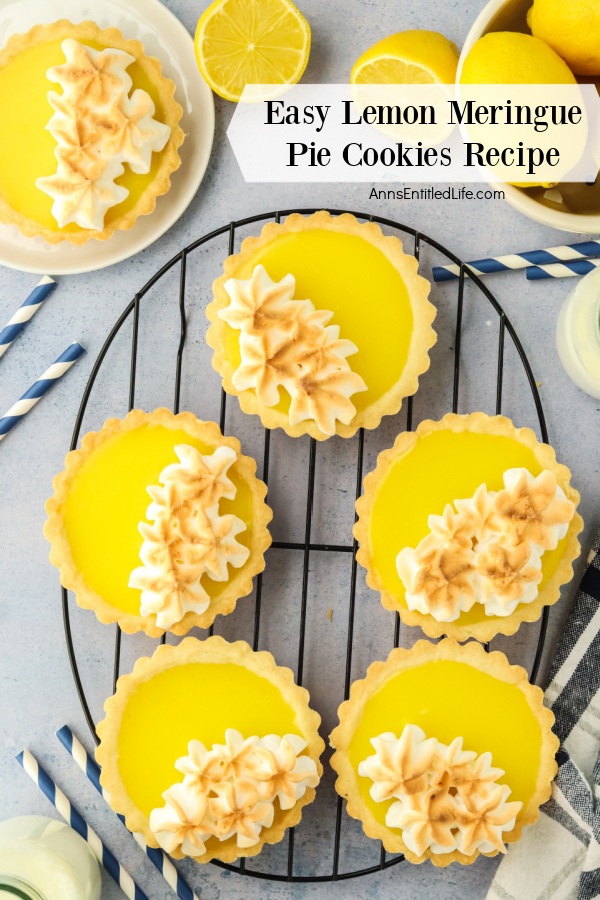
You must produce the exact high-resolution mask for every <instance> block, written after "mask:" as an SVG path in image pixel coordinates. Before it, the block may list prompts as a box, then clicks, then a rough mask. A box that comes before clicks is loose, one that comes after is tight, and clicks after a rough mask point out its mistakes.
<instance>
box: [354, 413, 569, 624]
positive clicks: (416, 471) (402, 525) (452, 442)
mask: <svg viewBox="0 0 600 900" xmlns="http://www.w3.org/2000/svg"><path fill="white" fill-rule="evenodd" d="M513 468H525V469H528V470H529V471H530V472H531V473H532V475H539V473H540V472H541V471H542V467H541V465H540V463H539V461H538V459H537V457H536V455H535V453H534V451H533V450H531V449H529V447H526V446H525V445H524V444H522V443H521V442H520V441H517V440H515V439H514V438H509V437H504V436H501V435H492V434H475V433H473V432H469V431H459V432H457V431H450V430H442V431H435V432H433V433H432V434H428V435H426V436H425V437H423V438H419V440H418V441H417V442H416V444H415V446H414V447H413V448H412V449H411V450H410V451H409V452H408V453H405V454H404V456H401V457H399V458H398V459H397V460H396V461H395V462H394V463H393V465H392V466H391V468H390V470H389V471H388V473H387V476H386V477H385V479H384V480H383V481H382V482H381V483H380V484H379V487H378V489H377V495H376V498H375V502H374V504H373V512H372V516H371V521H370V524H369V546H370V551H371V558H372V561H373V566H374V568H375V570H376V571H377V573H378V574H379V577H380V579H381V584H382V586H383V590H385V591H386V592H387V593H389V594H390V595H391V596H393V597H394V598H395V600H396V601H397V603H398V605H399V606H402V607H404V608H406V599H405V590H404V585H403V584H402V582H401V580H400V577H399V575H398V572H397V570H396V557H397V555H398V553H399V552H400V550H402V548H403V547H416V546H417V544H418V543H419V541H421V540H422V539H423V538H424V537H425V536H426V535H427V534H428V533H429V525H428V522H427V520H428V518H429V516H430V515H432V514H433V515H441V514H442V513H443V511H444V507H445V506H446V504H447V503H451V504H452V503H453V502H454V501H455V500H457V499H461V498H467V497H472V496H473V494H474V493H475V491H476V490H477V488H478V487H479V485H480V484H486V485H487V488H488V490H490V491H499V490H501V489H502V488H503V486H504V484H503V480H502V476H503V473H504V472H505V471H506V469H513ZM566 541H567V538H566V537H565V538H563V539H562V540H561V541H559V543H558V546H557V547H556V549H555V550H546V551H545V553H544V555H543V556H542V573H543V576H542V581H541V582H540V586H539V588H540V590H542V588H543V586H544V584H545V583H546V582H547V581H548V579H549V578H550V577H551V576H552V575H553V574H554V572H555V571H556V568H557V566H558V563H559V560H560V558H561V556H562V554H563V553H564V549H565V545H566ZM489 618H490V617H489V616H486V614H485V609H484V607H483V605H482V604H480V603H478V604H476V605H475V606H474V607H473V608H472V609H471V610H470V611H469V612H463V613H461V614H460V616H459V617H458V619H457V620H456V622H457V624H459V625H463V624H464V625H472V624H474V623H476V622H481V621H483V620H485V619H489Z"/></svg>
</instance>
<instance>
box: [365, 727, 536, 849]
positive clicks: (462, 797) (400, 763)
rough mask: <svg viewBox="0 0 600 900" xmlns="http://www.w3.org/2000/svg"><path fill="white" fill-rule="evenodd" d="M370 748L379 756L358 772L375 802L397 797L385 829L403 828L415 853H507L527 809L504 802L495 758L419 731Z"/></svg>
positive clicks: (383, 738) (382, 738)
mask: <svg viewBox="0 0 600 900" xmlns="http://www.w3.org/2000/svg"><path fill="white" fill-rule="evenodd" d="M371 744H372V745H373V747H374V748H375V755H374V756H369V757H368V758H367V759H365V760H363V762H361V763H360V764H359V767H358V774H359V775H362V776H364V777H366V778H370V779H371V780H372V781H373V785H372V787H371V790H370V794H371V796H372V797H373V799H374V800H376V801H378V802H384V801H389V800H391V799H394V801H395V802H394V803H392V804H391V806H390V807H389V809H388V811H387V814H386V820H385V821H386V825H387V826H388V827H389V828H399V829H401V830H402V840H403V841H404V843H405V844H406V846H407V847H408V849H409V850H410V851H412V852H413V853H415V854H417V855H418V856H422V855H423V853H425V851H426V850H428V849H429V850H431V852H432V853H440V854H441V853H452V851H454V850H459V851H460V852H461V853H465V854H466V855H467V856H472V855H473V854H474V853H477V852H482V853H490V852H492V851H494V850H498V851H500V852H501V853H505V852H506V848H505V846H504V840H503V833H504V832H505V831H512V829H513V828H514V825H515V819H516V816H517V814H518V812H519V810H520V809H521V807H522V803H520V802H511V803H508V802H507V798H508V796H509V795H510V792H511V791H510V788H509V787H508V786H507V785H499V784H497V780H498V779H499V778H501V777H502V776H503V775H504V772H503V771H502V769H495V768H492V765H491V763H492V755H491V753H482V754H481V755H480V756H477V754H476V753H474V752H473V751H471V750H463V746H462V745H463V739H462V738H461V737H457V738H455V739H454V740H453V741H452V743H451V744H450V745H446V744H442V743H441V742H440V741H437V740H436V739H435V738H427V737H426V735H425V732H424V731H423V730H422V729H421V728H419V727H418V726H416V725H406V726H405V727H404V730H403V732H402V734H401V735H400V737H399V738H397V737H396V735H395V734H392V733H389V732H388V733H386V734H381V735H379V736H378V737H375V738H372V739H371Z"/></svg>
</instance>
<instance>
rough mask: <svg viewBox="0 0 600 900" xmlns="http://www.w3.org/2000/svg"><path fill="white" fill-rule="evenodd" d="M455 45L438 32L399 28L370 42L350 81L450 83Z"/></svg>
mask: <svg viewBox="0 0 600 900" xmlns="http://www.w3.org/2000/svg"><path fill="white" fill-rule="evenodd" d="M457 66H458V50H457V49H456V45H455V44H453V43H452V41H449V40H448V38H446V37H444V35H443V34H440V33H439V32H437V31H400V32H398V34H391V35H390V36H389V37H386V38H384V39H383V40H382V41H378V42H377V43H376V44H373V46H372V47H369V49H368V50H367V51H366V52H365V53H363V55H362V56H360V57H359V58H358V59H357V60H356V62H355V63H354V65H353V66H352V72H351V73H350V83H351V84H452V83H453V82H454V79H455V77H456V68H457Z"/></svg>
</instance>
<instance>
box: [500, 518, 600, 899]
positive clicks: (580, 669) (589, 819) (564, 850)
mask: <svg viewBox="0 0 600 900" xmlns="http://www.w3.org/2000/svg"><path fill="white" fill-rule="evenodd" d="M546 704H547V705H548V706H550V707H551V708H552V711H553V712H554V715H555V716H556V723H555V725H554V731H555V732H556V734H557V735H558V737H559V739H560V743H561V746H560V750H559V753H558V757H557V759H558V765H559V769H558V775H557V776H556V781H555V783H554V786H553V790H552V797H551V798H550V800H549V801H548V803H546V804H544V806H543V807H542V809H541V814H540V818H539V819H538V821H537V822H536V823H535V824H534V825H532V826H531V827H530V828H526V829H525V831H524V833H523V837H522V838H521V840H520V841H519V842H518V843H516V844H514V845H512V846H510V847H509V849H508V853H507V855H506V857H505V858H504V860H503V861H502V863H501V864H500V866H499V868H498V871H497V873H496V877H495V879H494V881H493V883H492V886H491V888H490V891H489V893H488V900H591V898H593V897H600V534H599V535H598V537H597V538H596V542H595V544H594V547H593V549H592V551H591V553H590V559H589V566H588V568H587V570H586V572H585V575H584V576H583V579H582V581H581V584H580V586H579V591H578V592H577V596H576V598H575V603H574V605H573V610H572V612H571V615H570V617H569V621H568V623H567V626H566V628H565V631H564V634H563V636H562V639H561V642H560V645H559V647H558V652H557V654H556V659H555V661H554V666H553V669H552V673H551V675H550V685H549V687H548V689H547V691H546Z"/></svg>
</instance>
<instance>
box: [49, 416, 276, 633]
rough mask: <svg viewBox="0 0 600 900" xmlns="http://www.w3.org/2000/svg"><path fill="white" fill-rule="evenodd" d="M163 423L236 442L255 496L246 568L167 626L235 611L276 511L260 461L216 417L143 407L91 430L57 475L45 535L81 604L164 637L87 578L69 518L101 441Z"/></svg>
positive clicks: (180, 627)
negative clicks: (83, 472) (71, 497)
mask: <svg viewBox="0 0 600 900" xmlns="http://www.w3.org/2000/svg"><path fill="white" fill-rule="evenodd" d="M150 424H152V425H162V426H164V427H166V428H170V429H181V430H183V431H186V432H187V433H188V434H189V435H190V436H191V437H195V438H198V439H200V440H203V439H204V440H206V441H207V443H209V444H211V445H213V446H215V447H230V448H231V449H232V450H234V451H235V452H236V454H237V460H236V462H235V464H234V469H235V471H236V472H237V473H238V475H239V476H240V477H241V478H242V479H243V480H244V481H245V482H246V484H247V485H248V486H249V488H250V489H251V491H252V496H253V505H252V509H253V521H252V541H251V546H250V555H249V557H248V559H247V560H246V562H245V563H244V565H243V566H242V567H241V568H240V569H236V570H235V572H233V573H232V574H231V577H230V579H229V580H228V582H227V585H226V587H225V589H224V590H223V591H222V592H221V593H220V594H219V595H218V596H217V597H216V598H213V599H212V600H211V602H210V606H209V607H208V609H206V610H205V611H204V612H203V613H201V614H198V613H195V612H190V611H188V612H186V614H185V616H184V617H183V618H182V619H181V621H179V622H177V623H176V624H174V625H172V626H171V627H170V628H168V629H166V630H168V631H170V632H171V633H173V634H177V635H183V634H187V632H188V631H189V630H190V629H191V628H194V627H198V628H208V627H209V626H210V625H212V623H213V622H214V620H215V619H216V617H217V616H218V615H222V616H225V615H228V614H229V613H230V612H233V610H234V609H235V606H236V604H237V601H238V600H239V599H241V598H242V597H245V596H247V595H248V594H250V593H251V591H252V586H253V579H254V576H255V575H257V574H258V573H259V572H262V571H263V569H264V567H265V559H264V554H265V551H266V550H267V549H268V547H269V546H270V545H271V535H270V534H269V531H268V524H269V522H270V521H271V519H272V517H273V514H272V511H271V509H270V507H268V506H267V504H266V503H265V497H266V494H267V486H266V485H265V484H264V482H262V481H260V480H259V479H258V478H257V477H256V462H255V461H254V460H253V459H252V458H251V457H249V456H244V455H243V454H242V453H241V447H240V442H239V441H238V440H237V439H236V438H234V437H226V436H224V435H222V434H221V430H220V428H219V427H218V425H216V424H215V423H214V422H203V421H201V420H200V419H197V418H196V416H194V415H193V414H192V413H189V412H183V413H179V414H177V415H174V414H173V413H172V412H171V411H170V410H168V409H162V408H161V409H156V410H154V411H153V412H151V413H146V412H144V411H142V410H140V409H134V410H132V411H131V412H129V413H128V414H127V415H126V416H125V418H124V419H108V420H107V421H106V422H105V423H104V425H103V426H102V428H101V429H100V431H90V432H88V433H87V434H86V435H85V436H84V437H83V440H82V441H81V446H80V447H79V448H78V449H77V450H72V451H70V453H68V454H67V456H66V458H65V469H64V471H63V472H61V473H60V474H59V475H57V476H56V477H55V478H54V480H53V483H52V485H53V488H54V495H53V496H52V497H50V499H49V500H48V501H47V502H46V512H47V513H48V519H47V521H46V523H45V525H44V536H45V537H46V539H47V540H48V541H49V542H50V554H49V558H50V562H51V563H53V565H55V566H56V567H57V569H58V570H59V572H60V581H61V584H62V585H63V587H65V588H68V589H69V590H72V591H73V592H74V594H75V599H76V601H77V604H78V605H79V606H81V607H82V608H83V609H91V610H93V611H94V612H95V613H96V616H97V617H98V619H99V620H100V621H101V622H103V623H104V624H106V625H109V624H112V623H115V622H116V623H118V624H119V626H120V627H121V629H122V630H123V631H125V632H126V633H127V634H134V633H136V632H138V631H145V633H146V634H147V635H148V636H149V637H160V636H161V635H162V634H164V632H165V629H164V628H160V627H159V626H157V624H156V615H155V614H152V615H150V616H142V615H141V614H137V615H133V614H131V613H128V612H125V611H123V610H120V609H118V608H117V607H115V606H112V605H111V604H110V603H108V602H107V601H106V600H105V599H104V598H103V597H101V596H100V595H99V594H97V593H96V592H95V591H94V590H93V589H92V588H91V587H90V586H89V585H88V584H87V583H86V581H85V578H84V576H83V575H82V573H81V572H80V571H79V570H78V568H77V566H76V564H75V562H74V560H73V555H72V552H71V547H70V545H69V541H68V537H67V531H66V527H65V521H64V508H65V502H66V499H67V496H68V493H69V489H70V486H71V485H72V483H73V480H74V479H75V477H76V475H77V473H78V472H79V470H80V469H81V467H82V466H83V464H84V463H85V461H86V460H87V459H88V457H89V456H90V454H92V453H93V452H94V450H95V449H96V448H98V447H99V446H100V445H101V444H103V443H104V442H105V441H106V440H108V439H109V438H111V437H112V436H113V435H116V434H119V433H123V432H125V431H129V430H133V429H136V428H139V427H140V426H144V425H150Z"/></svg>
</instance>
